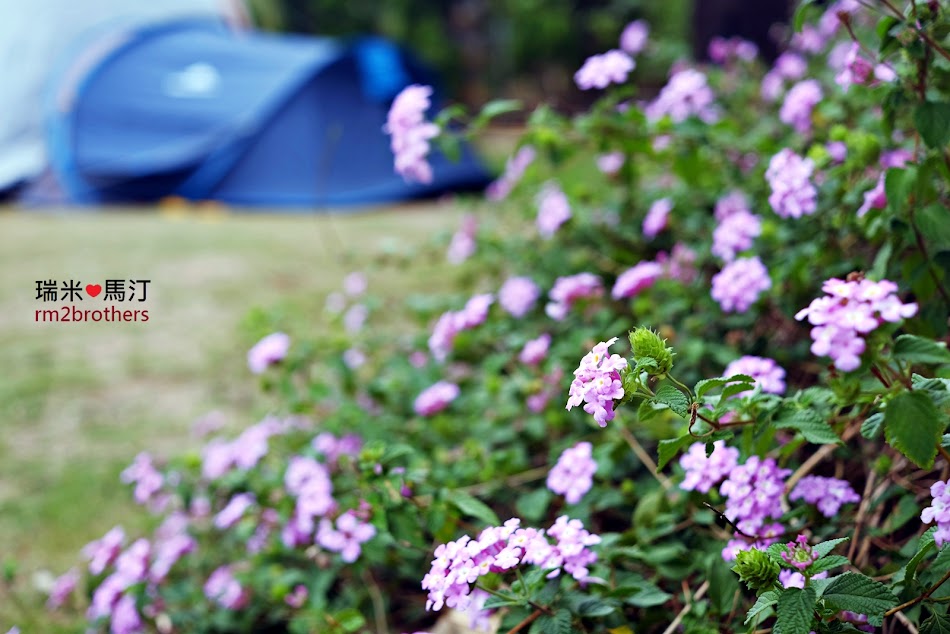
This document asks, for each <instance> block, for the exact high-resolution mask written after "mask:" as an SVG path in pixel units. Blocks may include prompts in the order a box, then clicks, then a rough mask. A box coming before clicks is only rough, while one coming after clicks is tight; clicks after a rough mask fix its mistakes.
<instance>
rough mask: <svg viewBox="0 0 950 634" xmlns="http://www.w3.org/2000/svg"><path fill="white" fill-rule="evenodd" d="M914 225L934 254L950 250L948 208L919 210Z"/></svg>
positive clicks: (939, 207) (935, 206)
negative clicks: (931, 247)
mask: <svg viewBox="0 0 950 634" xmlns="http://www.w3.org/2000/svg"><path fill="white" fill-rule="evenodd" d="M914 224H915V225H917V228H918V229H919V230H920V234H921V235H922V236H923V237H924V239H925V240H926V241H927V243H928V244H930V245H932V246H933V253H938V252H940V251H946V250H948V249H950V222H947V208H946V207H944V206H943V205H941V204H940V203H934V204H933V205H929V206H927V207H924V208H923V209H918V210H917V212H916V213H915V214H914ZM933 253H931V255H933ZM944 363H946V361H944Z"/></svg>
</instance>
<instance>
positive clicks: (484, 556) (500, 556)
mask: <svg viewBox="0 0 950 634" xmlns="http://www.w3.org/2000/svg"><path fill="white" fill-rule="evenodd" d="M549 537H550V538H553V539H554V543H553V544H552V543H551V541H550V540H549ZM598 543H600V537H599V536H598V535H593V534H591V533H589V532H588V531H587V530H585V529H584V526H583V524H581V522H580V521H579V520H572V519H568V517H567V516H566V515H562V516H561V517H559V518H557V520H556V521H555V522H554V525H553V526H551V527H550V528H549V529H547V531H545V530H544V529H536V528H521V520H520V519H517V518H513V519H510V520H508V521H507V522H505V523H504V525H503V526H490V527H488V528H486V529H485V530H483V531H482V532H481V533H480V534H479V535H478V538H477V539H474V540H473V539H471V538H470V537H468V536H467V535H465V536H463V537H461V538H460V539H457V540H455V541H453V542H449V543H447V544H441V545H440V546H439V547H438V548H436V549H435V558H434V559H433V560H432V567H431V568H430V570H429V572H428V573H427V574H426V576H425V577H424V578H423V579H422V589H423V590H428V598H427V600H426V609H427V610H435V611H438V610H441V609H442V608H443V606H448V607H450V608H454V609H456V610H460V611H466V610H467V609H468V608H469V607H470V605H471V602H472V596H471V591H472V587H471V586H472V584H473V583H475V582H476V581H477V580H478V579H479V577H482V576H484V575H487V574H489V573H504V572H507V571H509V570H514V569H515V568H516V567H518V566H520V565H523V564H533V565H535V566H538V567H539V568H541V569H543V570H549V571H550V572H549V573H548V575H547V576H548V578H549V579H553V578H554V577H557V576H558V575H559V574H560V573H561V570H562V569H563V570H564V572H566V573H568V574H570V575H571V576H573V577H574V578H575V579H577V580H578V581H587V580H588V579H589V576H588V575H589V569H588V566H590V565H591V564H593V563H594V562H596V561H597V554H596V553H594V552H593V551H592V550H590V548H589V546H593V545H595V544H598Z"/></svg>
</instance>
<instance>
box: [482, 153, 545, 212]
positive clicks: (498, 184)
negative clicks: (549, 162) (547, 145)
mask: <svg viewBox="0 0 950 634" xmlns="http://www.w3.org/2000/svg"><path fill="white" fill-rule="evenodd" d="M536 156H537V151H536V150H535V149H534V147H533V146H531V145H525V146H522V147H521V148H519V149H518V151H517V152H515V154H514V156H512V157H511V158H509V159H508V162H507V163H505V171H504V172H502V175H501V176H499V177H498V180H496V181H494V182H492V183H491V184H490V185H489V186H488V188H487V189H486V190H485V196H486V197H487V198H488V200H494V201H498V200H504V199H505V198H508V195H509V194H511V190H513V189H514V188H515V185H517V184H518V182H519V181H520V180H521V178H522V177H523V176H524V173H525V170H527V169H528V166H529V165H531V163H533V162H534V159H535V157H536Z"/></svg>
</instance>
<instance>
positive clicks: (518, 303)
mask: <svg viewBox="0 0 950 634" xmlns="http://www.w3.org/2000/svg"><path fill="white" fill-rule="evenodd" d="M540 294H541V289H540V288H538V285H537V284H535V283H534V280H532V279H531V278H530V277H509V278H508V279H507V280H505V283H504V284H502V285H501V288H500V289H498V303H499V304H501V307H502V308H503V309H505V311H507V312H508V313H509V314H510V315H511V316H512V317H516V318H518V319H521V318H522V317H524V316H525V315H527V314H528V311H530V310H531V309H532V308H533V307H534V303H535V302H536V301H538V296H539V295H540Z"/></svg>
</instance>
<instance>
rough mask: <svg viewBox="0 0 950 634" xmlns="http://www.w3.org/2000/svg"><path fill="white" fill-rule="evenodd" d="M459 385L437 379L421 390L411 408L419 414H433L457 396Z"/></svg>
mask: <svg viewBox="0 0 950 634" xmlns="http://www.w3.org/2000/svg"><path fill="white" fill-rule="evenodd" d="M458 395H459V386H458V385H456V384H455V383H449V382H448V381H439V382H438V383H435V384H433V385H430V386H429V387H427V388H426V389H424V390H422V392H421V393H420V394H419V396H417V397H416V401H415V403H414V404H413V409H414V410H415V412H416V414H418V415H419V416H434V415H435V414H438V413H439V412H441V411H442V410H444V409H445V408H446V407H448V406H449V405H450V404H451V403H452V401H454V400H455V399H456V398H458Z"/></svg>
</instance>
